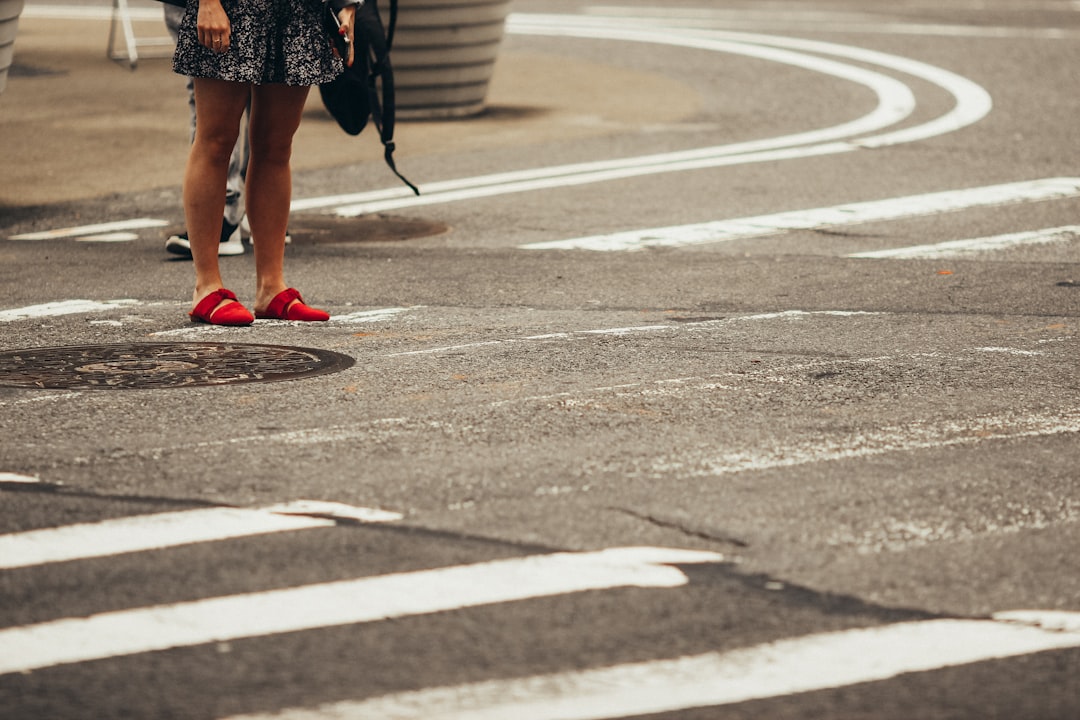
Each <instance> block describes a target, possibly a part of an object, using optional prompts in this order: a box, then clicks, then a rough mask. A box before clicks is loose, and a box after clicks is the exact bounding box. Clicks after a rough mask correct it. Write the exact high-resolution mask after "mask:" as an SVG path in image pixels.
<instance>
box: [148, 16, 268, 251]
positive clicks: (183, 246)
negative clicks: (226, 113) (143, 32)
mask: <svg viewBox="0 0 1080 720" xmlns="http://www.w3.org/2000/svg"><path fill="white" fill-rule="evenodd" d="M162 6H163V7H164V9H165V27H166V29H168V31H169V35H171V36H172V39H173V42H176V39H177V35H178V34H179V32H180V22H181V21H182V20H183V19H184V8H182V7H177V6H176V5H170V4H169V3H162ZM187 91H188V109H189V110H190V111H191V137H190V140H191V141H194V140H195V85H194V82H193V81H192V79H191V78H190V77H188V78H187ZM244 118H245V121H244V122H243V124H242V125H241V128H240V136H239V137H238V138H237V140H236V145H234V146H233V151H232V155H231V156H230V157H229V175H228V180H227V182H226V187H225V212H224V215H223V217H222V218H221V241H220V244H219V245H218V255H243V254H244V243H243V236H242V233H241V227H240V226H241V224H242V222H243V219H244V178H245V176H246V175H247V165H248V156H249V153H250V148H249V145H248V137H247V127H246V125H247V122H246V119H247V114H246V113H245V116H244ZM165 249H166V250H168V251H169V252H171V253H174V254H176V255H183V256H185V257H191V242H190V241H189V240H188V234H187V231H186V230H185V231H184V232H181V233H177V234H176V235H171V236H169V238H168V239H167V240H166V241H165Z"/></svg>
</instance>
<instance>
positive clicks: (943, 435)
mask: <svg viewBox="0 0 1080 720" xmlns="http://www.w3.org/2000/svg"><path fill="white" fill-rule="evenodd" d="M1078 433H1080V411H1078V412H1062V413H1061V414H1058V415H1050V414H1039V413H1026V414H1025V413H1021V412H1008V413H1002V414H1000V415H984V416H981V417H972V418H962V419H956V420H952V421H946V422H914V423H907V424H905V425H895V426H892V427H884V428H880V429H878V430H874V431H871V432H865V433H856V434H852V435H839V436H829V437H820V436H814V437H807V438H802V439H798V438H796V439H790V440H788V441H787V442H786V443H783V444H781V443H775V444H772V443H767V442H762V440H761V438H757V439H756V440H755V442H754V444H750V445H747V446H746V447H745V448H741V449H738V448H729V449H726V450H724V451H719V452H717V451H710V450H708V449H705V450H702V449H694V448H684V449H683V450H682V451H681V452H679V453H678V454H677V455H669V456H658V457H656V458H654V459H653V460H652V461H651V464H650V466H649V467H650V469H651V472H652V473H655V474H657V475H661V474H663V475H667V474H670V473H678V474H679V476H680V477H683V478H686V477H714V476H719V475H726V474H729V473H738V472H747V471H754V470H769V469H772V468H779V467H794V466H797V465H807V464H810V463H820V462H835V461H839V460H853V459H857V458H864V457H872V456H876V455H884V454H885V453H893V452H913V451H919V450H932V449H935V448H946V447H959V446H964V445H975V444H979V443H986V442H991V441H995V440H1014V439H1019V438H1031V437H1049V436H1054V435H1076V434H1078ZM646 472H647V471H646Z"/></svg>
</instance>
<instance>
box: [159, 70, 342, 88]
mask: <svg viewBox="0 0 1080 720" xmlns="http://www.w3.org/2000/svg"><path fill="white" fill-rule="evenodd" d="M173 72H174V73H176V74H177V75H184V76H185V77H197V78H206V79H210V80H224V81H225V82H234V83H243V84H245V85H289V86H291V87H315V86H316V85H324V84H326V83H328V82H331V81H333V80H334V79H335V78H337V76H338V75H340V74H341V73H334V74H333V75H328V76H327V77H325V78H321V79H317V80H309V79H306V78H305V79H303V80H295V79H292V80H291V79H290V78H282V79H277V78H251V77H222V76H221V75H211V74H208V73H207V74H199V73H194V74H191V73H186V72H184V71H183V70H178V69H177V68H173Z"/></svg>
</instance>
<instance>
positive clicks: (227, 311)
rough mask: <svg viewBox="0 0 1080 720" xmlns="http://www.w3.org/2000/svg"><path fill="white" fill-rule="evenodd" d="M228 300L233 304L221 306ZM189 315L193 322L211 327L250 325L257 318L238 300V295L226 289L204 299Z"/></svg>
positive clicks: (216, 291)
mask: <svg viewBox="0 0 1080 720" xmlns="http://www.w3.org/2000/svg"><path fill="white" fill-rule="evenodd" d="M226 300H232V301H233V302H231V303H228V304H226V305H221V303H222V302H224V301H226ZM218 305H221V307H218ZM214 308H217V309H216V310H215V309H214ZM188 315H189V316H191V320H192V322H204V323H210V324H211V325H250V324H251V323H253V322H255V318H254V317H253V316H252V314H251V313H250V312H249V311H248V309H247V308H246V307H244V306H243V305H241V304H240V303H239V302H238V301H237V300H236V293H234V292H233V291H231V290H226V289H225V288H219V289H217V290H215V291H214V292H212V293H210V294H209V295H207V296H206V297H204V298H203V299H202V300H200V301H199V304H198V305H196V306H195V309H194V310H192V311H191V312H189V313H188Z"/></svg>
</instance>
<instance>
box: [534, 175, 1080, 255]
mask: <svg viewBox="0 0 1080 720" xmlns="http://www.w3.org/2000/svg"><path fill="white" fill-rule="evenodd" d="M1077 196H1080V178H1075V177H1058V178H1047V179H1043V180H1033V181H1029V182H1019V183H1008V184H1004V185H990V186H986V187H980V188H970V189H966V190H950V191H945V192H937V193H928V194H923V195H909V196H906V197H899V198H891V199H888V200H872V201H869V202H861V203H851V204H848V205H835V206H832V207H822V208H814V209H811V210H794V211H789V212H782V213H775V214H771V215H758V216H756V217H745V218H737V219H733V220H718V221H714V222H707V223H697V224H691V225H676V226H671V227H662V228H646V229H641V230H630V231H627V232H617V233H611V234H607V235H592V236H588V237H581V238H574V239H570V240H554V241H549V242H538V243H529V244H527V245H521V246H519V247H521V248H522V249H525V250H592V251H597V252H616V251H633V250H644V249H646V248H656V247H667V248H674V247H686V246H691V245H706V244H712V243H720V242H728V241H731V240H743V239H748V238H755V237H762V236H765V235H774V234H777V233H782V232H787V231H789V230H814V229H819V228H827V227H841V226H846V225H858V224H862V223H869V222H879V221H885V220H900V219H903V218H909V217H920V216H926V215H936V214H940V213H946V212H956V211H959V210H969V209H972V208H979V207H993V206H999V205H1010V204H1016V203H1027V202H1042V201H1046V200H1062V199H1067V198H1073V197H1077Z"/></svg>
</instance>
